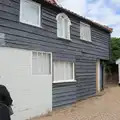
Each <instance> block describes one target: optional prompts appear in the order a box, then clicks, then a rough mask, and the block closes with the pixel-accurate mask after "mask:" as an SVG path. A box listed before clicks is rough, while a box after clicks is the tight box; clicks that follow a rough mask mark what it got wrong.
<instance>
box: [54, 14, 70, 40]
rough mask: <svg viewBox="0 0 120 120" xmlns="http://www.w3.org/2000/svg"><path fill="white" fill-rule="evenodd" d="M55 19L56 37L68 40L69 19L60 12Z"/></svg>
mask: <svg viewBox="0 0 120 120" xmlns="http://www.w3.org/2000/svg"><path fill="white" fill-rule="evenodd" d="M56 20H57V37H59V38H63V39H67V40H70V26H71V21H70V19H69V18H68V16H67V15H66V14H64V13H60V14H58V15H57V17H56Z"/></svg>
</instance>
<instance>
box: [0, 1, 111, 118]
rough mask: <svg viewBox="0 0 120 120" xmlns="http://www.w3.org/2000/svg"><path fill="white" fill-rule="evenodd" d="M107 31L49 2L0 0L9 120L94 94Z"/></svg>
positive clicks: (0, 72) (0, 50) (1, 76)
mask: <svg viewBox="0 0 120 120" xmlns="http://www.w3.org/2000/svg"><path fill="white" fill-rule="evenodd" d="M111 32H112V29H111V28H108V27H106V26H103V25H100V24H98V23H95V22H93V21H91V20H89V19H86V18H84V17H82V16H79V15H77V14H75V13H73V12H71V11H69V10H66V9H64V8H62V7H60V6H58V5H57V4H56V3H55V1H44V0H0V84H4V85H6V87H7V88H8V89H9V91H10V93H11V96H12V98H13V100H14V103H13V110H14V113H15V114H14V115H13V116H12V120H25V119H28V118H30V117H34V116H39V115H41V114H45V113H47V112H49V111H52V108H56V107H61V106H66V105H70V104H72V103H75V102H76V101H78V100H81V99H85V98H88V97H91V96H95V95H96V92H98V91H100V90H101V89H102V86H103V77H102V76H103V67H102V64H101V61H104V60H109V55H110V44H109V43H110V33H111Z"/></svg>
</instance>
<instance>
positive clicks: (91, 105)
mask: <svg viewBox="0 0 120 120" xmlns="http://www.w3.org/2000/svg"><path fill="white" fill-rule="evenodd" d="M33 120H120V87H118V86H117V87H116V86H114V87H110V88H107V89H106V90H105V91H104V93H103V95H102V96H97V97H94V98H90V99H88V100H84V101H81V102H78V103H76V104H74V105H73V106H72V107H67V108H63V109H59V110H55V111H53V113H51V114H49V115H47V116H46V117H41V118H36V119H33Z"/></svg>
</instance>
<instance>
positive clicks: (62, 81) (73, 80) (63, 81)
mask: <svg viewBox="0 0 120 120" xmlns="http://www.w3.org/2000/svg"><path fill="white" fill-rule="evenodd" d="M54 62H56V61H54ZM54 62H53V65H54V64H55V63H54ZM64 62H67V61H64ZM71 63H72V64H73V79H70V80H59V81H58V80H57V81H56V80H54V66H53V83H67V82H76V80H75V63H73V62H71Z"/></svg>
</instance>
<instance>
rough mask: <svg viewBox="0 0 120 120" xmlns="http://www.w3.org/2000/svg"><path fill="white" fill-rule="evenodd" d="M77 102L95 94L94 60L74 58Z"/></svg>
mask: <svg viewBox="0 0 120 120" xmlns="http://www.w3.org/2000/svg"><path fill="white" fill-rule="evenodd" d="M76 79H77V93H76V94H77V100H81V99H85V98H87V97H89V96H94V95H95V93H96V60H94V59H93V60H92V59H91V58H88V57H86V58H85V57H84V58H82V57H81V58H80V57H79V56H76Z"/></svg>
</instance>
